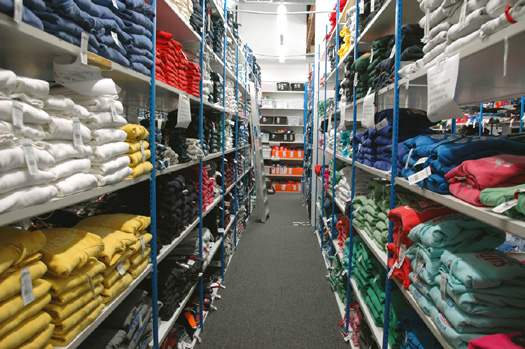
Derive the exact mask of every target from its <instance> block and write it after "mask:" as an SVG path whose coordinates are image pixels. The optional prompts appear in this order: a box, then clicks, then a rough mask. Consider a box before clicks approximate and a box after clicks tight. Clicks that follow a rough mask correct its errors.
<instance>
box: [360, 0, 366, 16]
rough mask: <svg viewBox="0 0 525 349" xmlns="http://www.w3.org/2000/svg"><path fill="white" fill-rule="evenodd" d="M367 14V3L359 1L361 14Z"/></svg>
mask: <svg viewBox="0 0 525 349" xmlns="http://www.w3.org/2000/svg"><path fill="white" fill-rule="evenodd" d="M364 13H365V1H364V0H359V14H360V15H362V14H364Z"/></svg>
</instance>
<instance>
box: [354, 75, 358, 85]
mask: <svg viewBox="0 0 525 349" xmlns="http://www.w3.org/2000/svg"><path fill="white" fill-rule="evenodd" d="M357 78H358V75H357V73H355V74H354V86H357V81H358V80H357Z"/></svg>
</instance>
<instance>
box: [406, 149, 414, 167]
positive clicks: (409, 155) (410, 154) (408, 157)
mask: <svg viewBox="0 0 525 349" xmlns="http://www.w3.org/2000/svg"><path fill="white" fill-rule="evenodd" d="M413 150H414V148H410V151H409V152H408V156H407V162H406V163H405V169H407V168H408V163H409V162H410V157H411V156H412V151H413Z"/></svg>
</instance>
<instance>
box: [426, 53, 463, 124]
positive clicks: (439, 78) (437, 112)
mask: <svg viewBox="0 0 525 349" xmlns="http://www.w3.org/2000/svg"><path fill="white" fill-rule="evenodd" d="M458 71H459V54H456V55H454V56H453V57H450V58H446V59H445V60H444V61H443V62H440V63H438V64H436V65H434V66H433V67H431V68H429V69H428V72H427V79H428V89H427V100H428V110H427V113H428V119H429V120H430V121H432V122H440V121H441V120H443V118H446V119H455V118H460V117H463V115H464V113H463V112H462V111H461V109H460V108H459V106H458V105H457V104H456V102H455V101H454V97H455V96H456V84H457V80H458Z"/></svg>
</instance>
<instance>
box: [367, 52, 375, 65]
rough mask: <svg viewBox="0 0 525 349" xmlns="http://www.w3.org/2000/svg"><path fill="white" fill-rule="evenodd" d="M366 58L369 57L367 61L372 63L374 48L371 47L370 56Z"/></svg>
mask: <svg viewBox="0 0 525 349" xmlns="http://www.w3.org/2000/svg"><path fill="white" fill-rule="evenodd" d="M368 58H369V60H368V61H369V62H370V63H372V62H373V61H374V49H373V48H372V49H371V50H370V56H368Z"/></svg>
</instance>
